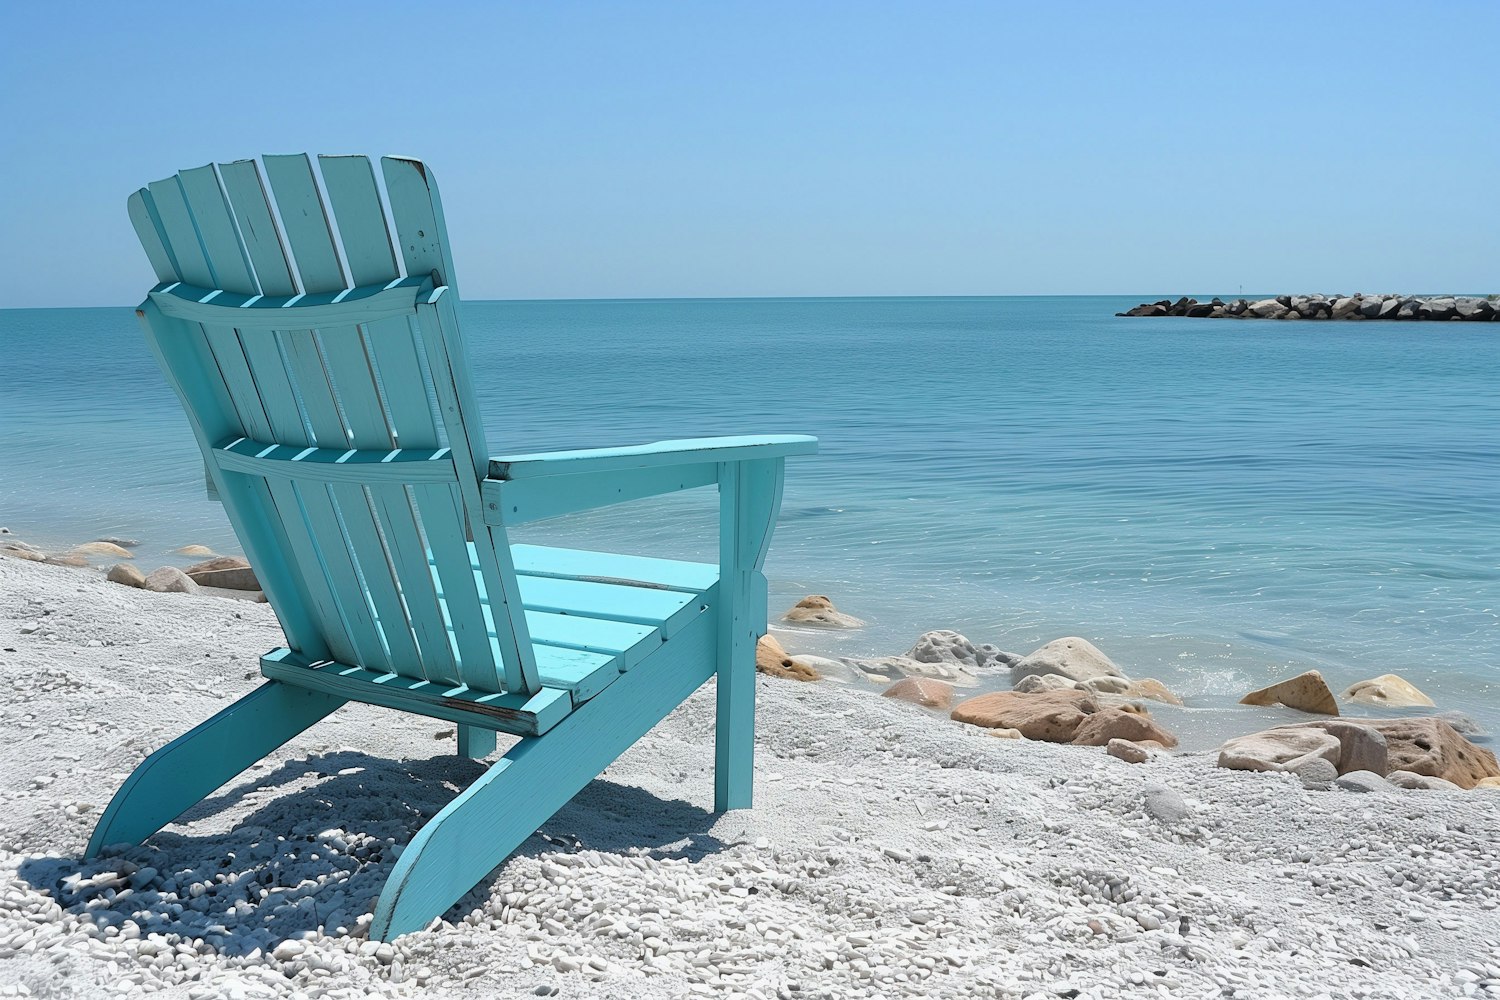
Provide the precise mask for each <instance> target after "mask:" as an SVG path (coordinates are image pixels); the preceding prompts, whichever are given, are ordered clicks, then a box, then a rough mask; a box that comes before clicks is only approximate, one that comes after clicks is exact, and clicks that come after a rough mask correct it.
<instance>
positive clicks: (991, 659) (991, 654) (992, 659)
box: [974, 642, 1026, 667]
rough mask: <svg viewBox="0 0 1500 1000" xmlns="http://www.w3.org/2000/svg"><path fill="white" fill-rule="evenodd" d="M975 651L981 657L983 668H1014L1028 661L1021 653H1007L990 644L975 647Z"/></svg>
mask: <svg viewBox="0 0 1500 1000" xmlns="http://www.w3.org/2000/svg"><path fill="white" fill-rule="evenodd" d="M974 649H975V650H977V651H978V653H979V655H980V657H981V659H980V666H983V667H997V666H998V667H1013V666H1015V665H1016V664H1017V663H1020V662H1021V661H1022V660H1024V659H1026V657H1024V656H1022V655H1021V654H1020V653H1007V652H1006V651H1005V650H1003V649H1001V648H1000V647H999V646H996V645H994V644H992V643H988V642H986V643H982V644H980V645H978V646H975V647H974Z"/></svg>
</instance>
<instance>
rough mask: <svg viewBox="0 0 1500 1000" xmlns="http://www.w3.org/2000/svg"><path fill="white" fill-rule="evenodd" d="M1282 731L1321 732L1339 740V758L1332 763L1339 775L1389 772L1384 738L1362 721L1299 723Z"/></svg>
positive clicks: (1387, 748) (1387, 753)
mask: <svg viewBox="0 0 1500 1000" xmlns="http://www.w3.org/2000/svg"><path fill="white" fill-rule="evenodd" d="M1279 728H1282V729H1321V730H1322V731H1323V732H1325V733H1327V734H1328V735H1329V736H1332V737H1333V738H1334V739H1336V740H1338V741H1339V756H1338V759H1337V760H1335V761H1334V762H1333V763H1334V765H1335V766H1336V767H1337V768H1338V773H1339V774H1346V773H1348V772H1350V771H1373V772H1375V773H1376V774H1385V773H1386V772H1387V771H1389V770H1390V763H1389V747H1388V745H1387V742H1386V738H1385V736H1384V735H1382V734H1381V733H1380V731H1379V730H1377V729H1375V728H1374V727H1372V726H1367V725H1364V724H1363V723H1361V722H1346V721H1344V720H1343V719H1339V720H1337V721H1333V720H1329V721H1327V722H1302V723H1298V724H1296V725H1292V726H1281V727H1279Z"/></svg>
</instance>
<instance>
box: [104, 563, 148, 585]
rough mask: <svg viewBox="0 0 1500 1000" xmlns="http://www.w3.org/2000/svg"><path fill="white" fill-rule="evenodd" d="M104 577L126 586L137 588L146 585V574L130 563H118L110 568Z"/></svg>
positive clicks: (111, 581)
mask: <svg viewBox="0 0 1500 1000" xmlns="http://www.w3.org/2000/svg"><path fill="white" fill-rule="evenodd" d="M104 579H106V580H108V581H109V582H110V583H119V584H123V585H124V586H126V587H135V588H136V589H137V590H139V589H141V588H143V587H145V586H146V574H144V573H142V572H141V571H140V570H138V569H136V568H135V566H134V565H132V564H130V563H116V564H115V565H113V566H111V567H110V568H109V572H108V573H106V574H105V575H104Z"/></svg>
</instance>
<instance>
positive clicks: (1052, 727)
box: [950, 691, 1099, 743]
mask: <svg viewBox="0 0 1500 1000" xmlns="http://www.w3.org/2000/svg"><path fill="white" fill-rule="evenodd" d="M1097 711H1099V703H1098V702H1097V701H1095V700H1094V698H1093V696H1092V695H1090V694H1089V693H1088V692H1086V691H1047V692H1042V693H1040V694H1020V693H1017V692H1015V691H993V692H990V693H989V694H981V695H978V696H977V697H974V698H970V699H968V700H967V701H964V702H962V703H960V704H959V705H958V706H957V707H956V708H954V709H953V712H952V714H951V716H950V717H951V718H952V719H954V720H955V721H957V722H967V723H970V724H971V725H975V726H984V727H986V728H988V729H1016V730H1019V731H1020V733H1021V735H1022V736H1024V737H1026V738H1027V739H1029V740H1042V741H1044V742H1047V743H1069V742H1072V739H1073V736H1074V735H1075V734H1076V733H1077V732H1078V727H1079V726H1080V725H1082V724H1083V720H1084V719H1085V718H1087V717H1088V716H1089V715H1091V714H1093V713H1094V712H1097Z"/></svg>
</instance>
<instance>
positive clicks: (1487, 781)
mask: <svg viewBox="0 0 1500 1000" xmlns="http://www.w3.org/2000/svg"><path fill="white" fill-rule="evenodd" d="M1474 787H1475V788H1493V789H1496V790H1500V778H1480V779H1479V783H1478V784H1476V785H1475V786H1474Z"/></svg>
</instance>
